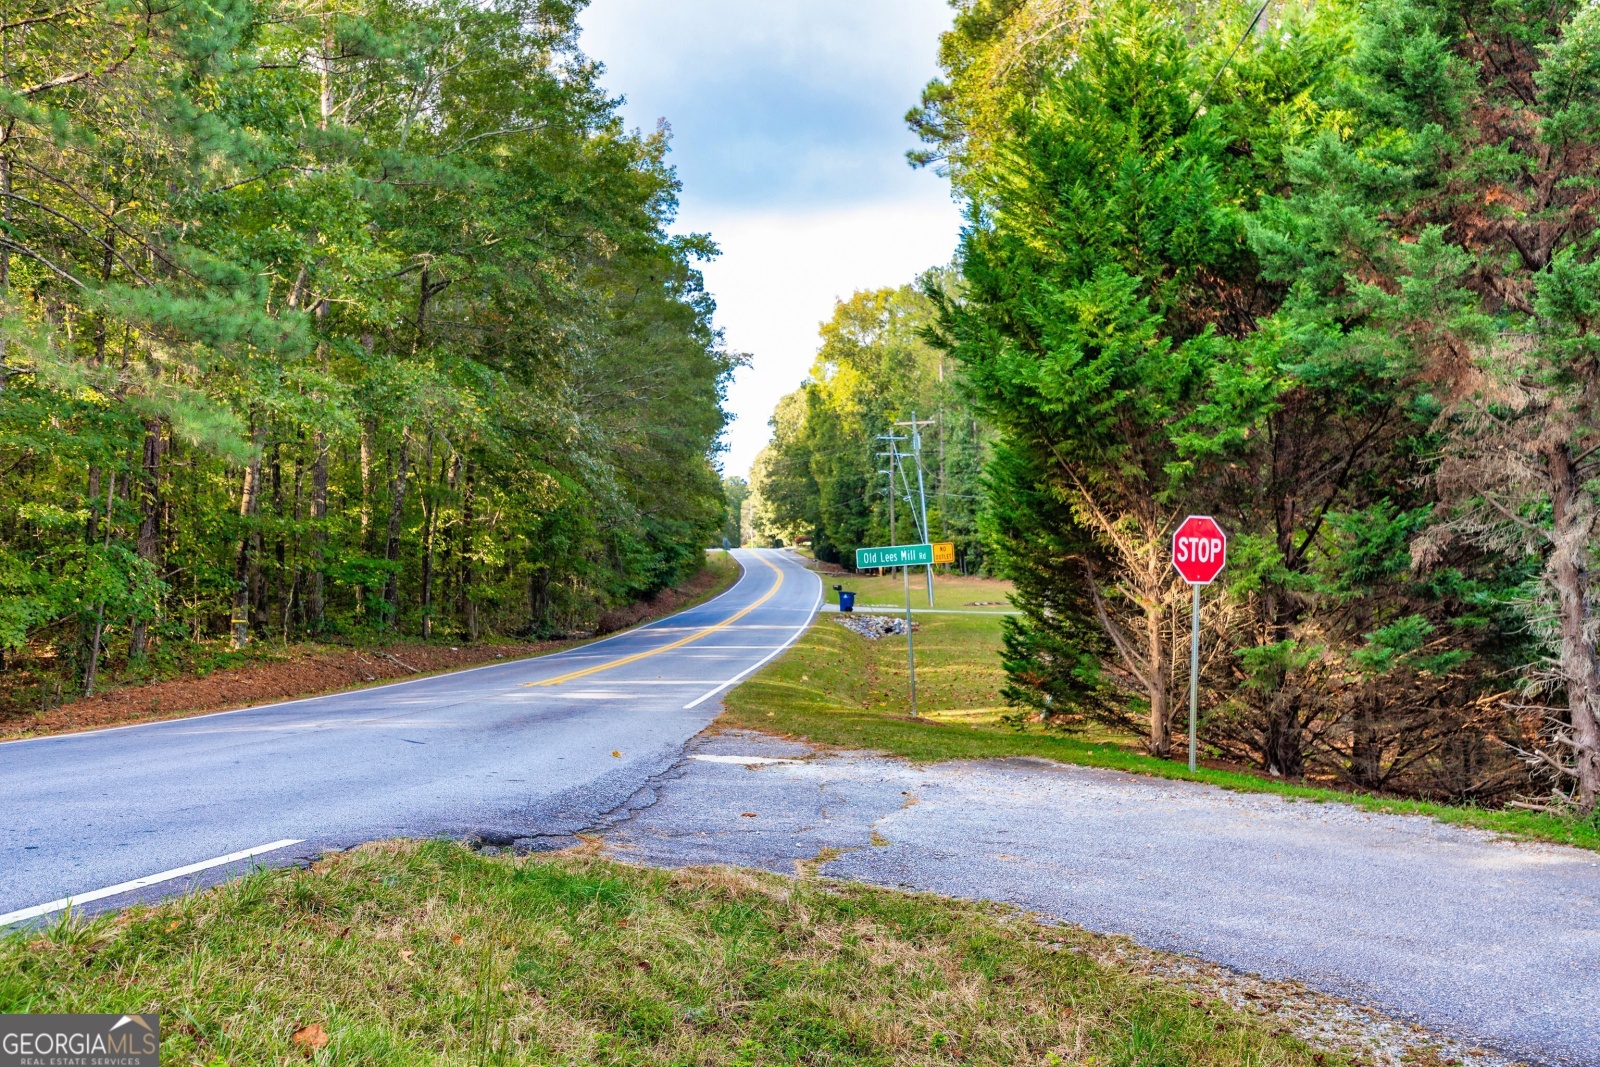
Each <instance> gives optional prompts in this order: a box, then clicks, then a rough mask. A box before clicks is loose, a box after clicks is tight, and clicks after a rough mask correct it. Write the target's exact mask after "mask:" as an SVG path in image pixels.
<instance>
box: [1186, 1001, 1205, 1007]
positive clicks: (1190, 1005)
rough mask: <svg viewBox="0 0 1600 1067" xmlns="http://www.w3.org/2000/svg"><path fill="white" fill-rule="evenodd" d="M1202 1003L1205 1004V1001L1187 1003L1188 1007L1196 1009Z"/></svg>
mask: <svg viewBox="0 0 1600 1067" xmlns="http://www.w3.org/2000/svg"><path fill="white" fill-rule="evenodd" d="M1204 1003H1205V1001H1203V1000H1191V1001H1189V1007H1191V1008H1198V1007H1199V1006H1200V1005H1202V1004H1204Z"/></svg>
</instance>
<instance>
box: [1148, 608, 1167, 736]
mask: <svg viewBox="0 0 1600 1067" xmlns="http://www.w3.org/2000/svg"><path fill="white" fill-rule="evenodd" d="M1165 615H1166V607H1165V605H1163V604H1160V603H1155V604H1149V605H1146V607H1145V615H1144V622H1145V644H1146V646H1147V648H1148V649H1149V651H1148V652H1147V653H1146V655H1147V656H1148V660H1147V662H1148V663H1149V670H1148V671H1147V682H1146V686H1147V691H1148V693H1149V697H1150V754H1151V755H1152V756H1159V757H1160V758H1162V759H1166V758H1167V757H1168V756H1169V755H1171V754H1172V710H1171V708H1170V706H1169V703H1168V702H1169V700H1170V694H1169V690H1170V688H1171V681H1172V664H1171V662H1170V660H1171V657H1170V656H1169V655H1168V651H1167V642H1166V640H1165V639H1164V637H1163V635H1162V633H1161V623H1162V620H1163V618H1164V617H1165Z"/></svg>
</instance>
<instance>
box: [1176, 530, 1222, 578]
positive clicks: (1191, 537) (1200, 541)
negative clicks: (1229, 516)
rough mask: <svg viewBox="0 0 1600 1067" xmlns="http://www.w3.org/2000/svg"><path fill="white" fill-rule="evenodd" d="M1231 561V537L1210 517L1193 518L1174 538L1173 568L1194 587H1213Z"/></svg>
mask: <svg viewBox="0 0 1600 1067" xmlns="http://www.w3.org/2000/svg"><path fill="white" fill-rule="evenodd" d="M1227 558H1228V535H1227V534H1225V533H1223V532H1222V527H1220V526H1218V525H1217V521H1216V520H1215V519H1213V518H1212V517H1211V516H1210V515H1190V516H1189V517H1188V518H1187V519H1184V520H1183V522H1182V523H1181V524H1180V525H1179V526H1178V529H1177V530H1176V531H1175V532H1174V533H1173V535H1172V565H1173V566H1174V567H1176V568H1177V569H1178V573H1179V574H1181V575H1183V580H1184V581H1186V582H1188V583H1189V584H1190V585H1210V584H1211V583H1212V581H1214V580H1215V579H1216V577H1217V575H1218V574H1220V573H1222V565H1223V563H1224V562H1226V561H1227Z"/></svg>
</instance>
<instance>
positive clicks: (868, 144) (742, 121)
mask: <svg viewBox="0 0 1600 1067" xmlns="http://www.w3.org/2000/svg"><path fill="white" fill-rule="evenodd" d="M950 20H951V9H950V6H949V4H948V2H947V0H670V2H665V0H593V3H592V4H591V6H590V7H589V8H588V10H587V11H585V12H584V15H583V18H582V22H583V27H584V30H583V35H582V38H581V41H580V44H581V47H582V48H583V50H584V51H585V52H586V53H587V54H588V55H590V56H592V57H594V58H595V59H598V60H600V61H601V62H602V63H604V64H605V65H606V73H605V76H604V78H603V84H604V86H605V88H606V90H607V91H608V92H611V93H613V94H618V95H622V96H624V97H626V99H627V102H626V104H625V105H624V108H623V113H624V116H625V118H626V121H627V122H628V123H629V125H630V126H634V127H638V128H642V129H645V130H649V129H652V128H653V127H654V126H655V122H656V119H657V118H665V119H666V120H667V121H668V122H670V123H671V124H672V129H673V141H672V157H671V158H672V162H673V165H674V166H675V167H676V168H677V170H678V177H679V178H680V180H681V181H682V182H683V194H682V206H681V211H680V214H679V219H678V222H677V225H676V226H675V229H678V230H680V231H699V232H709V233H710V234H711V236H712V237H713V238H714V239H715V240H716V241H717V243H718V244H720V245H721V246H722V249H723V255H722V257H721V258H720V259H718V260H717V261H715V262H714V263H711V264H709V265H707V266H706V269H705V275H706V282H707V285H708V287H709V288H710V289H711V291H712V293H713V294H715V296H716V298H717V324H718V325H719V326H721V327H722V328H723V330H724V331H725V333H726V336H727V340H728V344H729V347H731V348H733V349H735V350H738V351H743V352H749V353H751V354H752V355H753V356H754V366H753V367H751V368H747V369H745V370H743V371H741V372H740V373H739V375H738V376H737V378H736V379H735V381H734V384H733V388H732V391H731V395H730V396H729V403H728V408H729V410H730V412H732V413H733V414H734V415H735V416H736V421H735V422H734V423H733V425H732V426H731V427H730V428H729V433H728V440H729V444H730V450H729V452H728V453H727V454H726V455H725V456H724V459H723V468H724V470H726V471H727V472H729V473H734V474H743V473H745V472H746V471H748V469H749V467H750V461H751V460H752V459H754V458H755V454H756V453H757V452H758V451H760V449H761V447H762V445H764V444H765V443H766V441H767V437H768V433H769V431H768V427H767V419H768V418H769V417H770V416H771V414H772V409H773V406H774V405H775V404H776V403H777V401H778V398H779V397H781V396H782V395H783V394H784V393H786V392H789V391H790V390H791V389H794V388H795V387H796V386H797V385H799V384H800V381H801V380H802V379H803V378H804V377H805V375H806V372H807V371H808V370H809V369H810V367H811V361H812V357H813V355H814V354H815V352H816V346H817V327H818V325H819V324H820V323H821V322H823V321H824V320H826V319H827V318H829V317H830V316H831V315H832V314H833V305H834V301H835V300H837V299H839V298H840V297H846V296H849V295H850V294H851V293H852V292H854V291H855V290H857V289H865V288H878V287H881V286H886V285H903V284H905V283H906V282H909V281H911V280H912V278H914V277H915V276H916V275H917V273H918V272H920V271H923V270H926V269H927V268H929V267H932V266H937V265H940V264H943V263H947V262H949V260H950V256H951V254H952V252H953V251H954V249H955V245H956V239H957V235H958V232H959V229H960V221H961V220H960V216H959V214H958V212H957V209H956V208H955V206H954V205H953V204H951V203H950V200H949V190H948V187H947V186H946V184H945V183H944V182H943V181H942V180H941V179H939V178H937V177H935V176H934V175H933V174H931V173H928V172H926V171H923V172H914V171H912V170H911V169H910V168H909V167H908V166H907V165H906V162H905V152H906V150H907V149H908V148H913V147H915V146H916V140H915V138H914V137H913V136H912V135H911V133H910V131H908V130H907V129H906V126H905V122H904V118H903V116H904V115H905V112H906V110H907V109H908V108H910V107H911V106H913V105H914V104H915V103H916V102H917V100H918V99H919V96H920V94H921V91H922V87H923V86H924V85H926V84H927V82H928V80H929V79H930V78H932V77H934V76H935V75H936V74H937V66H936V62H935V60H936V57H937V53H938V47H939V34H940V32H941V31H943V30H944V29H946V28H947V27H948V26H949V25H950Z"/></svg>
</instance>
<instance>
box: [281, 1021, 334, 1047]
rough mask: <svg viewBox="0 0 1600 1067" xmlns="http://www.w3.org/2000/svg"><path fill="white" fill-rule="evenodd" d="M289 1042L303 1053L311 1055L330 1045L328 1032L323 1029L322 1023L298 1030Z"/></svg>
mask: <svg viewBox="0 0 1600 1067" xmlns="http://www.w3.org/2000/svg"><path fill="white" fill-rule="evenodd" d="M289 1040H290V1041H293V1042H294V1045H295V1047H296V1048H298V1049H299V1050H300V1051H301V1052H304V1053H306V1054H307V1055H310V1054H311V1053H313V1052H315V1051H317V1049H319V1048H322V1047H323V1046H324V1045H326V1044H327V1043H328V1031H326V1030H324V1029H323V1028H322V1024H321V1023H312V1024H310V1025H309V1026H302V1027H301V1028H300V1029H298V1030H296V1031H295V1032H294V1034H293V1036H291V1037H290V1038H289Z"/></svg>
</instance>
